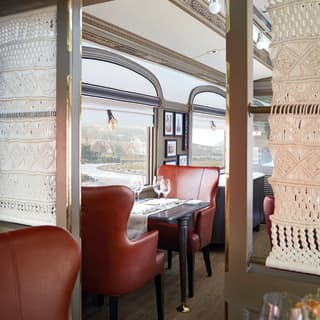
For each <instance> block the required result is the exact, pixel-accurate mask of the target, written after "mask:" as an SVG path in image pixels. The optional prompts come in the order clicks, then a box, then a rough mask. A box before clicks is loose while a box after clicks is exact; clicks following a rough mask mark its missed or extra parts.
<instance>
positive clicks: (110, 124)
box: [107, 109, 118, 130]
mask: <svg viewBox="0 0 320 320" xmlns="http://www.w3.org/2000/svg"><path fill="white" fill-rule="evenodd" d="M107 113H108V127H109V129H110V130H113V129H115V128H116V127H117V124H118V120H117V119H116V118H115V117H114V115H113V114H112V112H111V110H110V109H108V110H107Z"/></svg>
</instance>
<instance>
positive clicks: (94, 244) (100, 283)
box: [81, 186, 163, 296]
mask: <svg viewBox="0 0 320 320" xmlns="http://www.w3.org/2000/svg"><path fill="white" fill-rule="evenodd" d="M133 203H134V195H133V192H132V191H131V190H130V189H129V188H128V187H126V186H103V187H82V203H81V207H82V210H81V211H82V214H81V240H82V286H83V289H84V290H85V291H87V292H92V293H98V294H103V295H107V296H118V295H121V294H125V293H128V292H131V291H134V290H136V289H137V288H139V287H141V286H142V285H143V284H144V283H145V282H147V281H149V280H151V279H153V278H154V277H155V275H156V274H158V273H160V272H161V271H162V270H160V269H159V270H157V264H156V257H157V241H158V233H157V232H150V233H149V234H146V235H144V236H142V237H141V238H138V239H136V240H132V241H130V240H129V239H128V236H127V222H128V218H129V214H130V211H131V209H132V206H133ZM146 238H148V239H146ZM145 240H148V241H145ZM159 266H160V265H159ZM160 267H161V266H160ZM161 268H162V269H163V263H162V267H161Z"/></svg>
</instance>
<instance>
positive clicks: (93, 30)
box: [82, 13, 225, 87]
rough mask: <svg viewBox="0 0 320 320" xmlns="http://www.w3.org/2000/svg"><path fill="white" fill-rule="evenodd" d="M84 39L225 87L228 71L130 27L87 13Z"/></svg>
mask: <svg viewBox="0 0 320 320" xmlns="http://www.w3.org/2000/svg"><path fill="white" fill-rule="evenodd" d="M82 19H83V39H85V40H88V41H92V42H95V43H97V44H100V45H103V46H105V47H109V48H113V49H115V50H118V51H121V52H125V53H128V54H131V55H134V56H136V57H140V58H142V59H146V60H149V61H152V62H155V63H158V64H161V65H165V66H167V67H170V68H173V69H176V70H179V71H182V72H185V73H188V74H190V75H193V76H196V77H197V78H200V79H203V80H206V81H210V82H212V83H215V84H217V85H220V86H223V87H224V86H225V74H224V73H223V72H220V71H217V70H215V69H213V68H210V67H208V66H206V65H204V64H202V63H200V62H198V61H195V60H193V59H191V58H188V57H186V56H184V55H182V54H179V53H177V52H175V51H173V50H170V49H167V48H165V47H164V46H161V45H159V44H157V43H155V42H152V41H149V40H147V39H145V38H143V37H140V36H137V35H135V34H134V33H131V32H129V31H127V30H124V29H122V28H120V27H117V26H115V25H113V24H110V23H108V22H106V21H103V20H101V19H98V18H96V17H95V16H92V15H90V14H88V13H83V16H82Z"/></svg>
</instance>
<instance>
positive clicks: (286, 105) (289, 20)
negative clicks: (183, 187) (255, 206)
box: [266, 0, 320, 274]
mask: <svg viewBox="0 0 320 320" xmlns="http://www.w3.org/2000/svg"><path fill="white" fill-rule="evenodd" d="M269 14H270V17H271V20H272V26H273V32H272V39H273V42H272V45H271V59H272V62H273V75H272V87H273V102H272V105H273V106H272V110H271V114H270V117H269V124H270V139H269V148H270V151H271V154H272V158H273V161H274V170H273V173H272V177H271V178H270V180H269V182H270V184H271V185H272V188H273V192H274V195H275V212H274V215H273V216H272V217H271V220H272V250H271V252H270V254H269V256H268V258H267V260H266V265H267V266H270V267H276V268H280V269H287V270H293V271H299V272H306V273H312V274H320V106H319V102H320V92H319V89H320V37H319V36H320V19H319V17H320V1H314V0H313V1H312V0H308V1H306V0H304V1H301V0H300V1H297V0H295V1H293V0H283V1H279V0H277V1H269Z"/></svg>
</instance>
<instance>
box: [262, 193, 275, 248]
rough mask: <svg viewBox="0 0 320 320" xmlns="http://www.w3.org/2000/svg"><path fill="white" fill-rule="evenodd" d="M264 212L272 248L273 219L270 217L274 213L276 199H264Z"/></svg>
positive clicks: (271, 197) (266, 197) (267, 197)
mask: <svg viewBox="0 0 320 320" xmlns="http://www.w3.org/2000/svg"><path fill="white" fill-rule="evenodd" d="M263 212H264V220H265V223H266V225H267V231H268V236H269V240H270V245H271V247H272V238H271V219H270V216H271V215H273V213H274V197H273V196H265V197H264V199H263Z"/></svg>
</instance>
